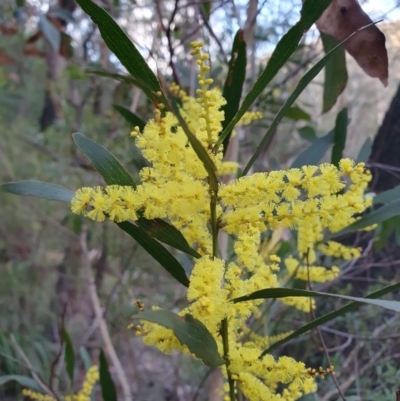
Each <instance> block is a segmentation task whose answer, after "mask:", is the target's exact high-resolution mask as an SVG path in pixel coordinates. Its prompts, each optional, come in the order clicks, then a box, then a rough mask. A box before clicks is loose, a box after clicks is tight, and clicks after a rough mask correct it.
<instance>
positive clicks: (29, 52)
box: [24, 44, 46, 57]
mask: <svg viewBox="0 0 400 401" xmlns="http://www.w3.org/2000/svg"><path fill="white" fill-rule="evenodd" d="M24 54H25V56H28V57H46V53H45V52H44V51H42V50H39V49H38V48H37V47H36V46H35V45H34V44H28V45H26V46H25V48H24Z"/></svg>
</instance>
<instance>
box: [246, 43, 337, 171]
mask: <svg viewBox="0 0 400 401" xmlns="http://www.w3.org/2000/svg"><path fill="white" fill-rule="evenodd" d="M339 47H340V45H338V46H336V47H335V48H333V49H332V50H331V51H330V52H329V53H327V54H326V55H325V56H324V57H323V58H322V59H321V60H319V61H318V63H317V64H315V65H314V66H313V67H312V68H311V69H310V70H309V71H308V72H307V73H306V74H305V75H304V76H303V77H302V78H301V79H300V81H299V83H298V84H297V86H296V88H295V90H294V91H293V93H292V94H291V95H290V96H289V97H288V98H287V99H286V101H285V103H284V104H283V106H282V107H281V109H280V110H279V111H278V114H277V115H276V116H275V118H274V120H273V121H272V123H271V125H270V127H269V128H268V131H267V133H266V134H265V135H264V137H263V139H262V140H261V142H260V144H259V145H258V147H257V149H256V151H255V152H254V155H253V156H252V157H251V159H250V160H249V162H248V163H247V166H246V167H245V168H244V170H243V172H242V176H243V175H246V174H247V173H248V171H249V170H250V168H251V166H252V165H253V163H254V162H255V161H256V160H257V158H258V156H259V155H260V153H261V152H262V150H263V149H264V147H265V145H266V144H267V142H268V140H269V139H270V137H271V136H272V134H273V133H274V131H275V129H276V127H277V126H278V124H279V122H280V121H281V120H282V118H283V117H284V115H285V113H286V111H287V110H288V109H289V108H290V107H291V106H292V104H293V103H294V102H295V101H296V99H297V98H298V97H299V96H300V94H301V93H302V92H303V90H304V89H305V88H306V87H307V86H308V84H309V83H310V82H311V81H312V80H313V79H314V78H315V77H316V76H317V75H318V74H319V73H320V72H321V70H322V68H324V67H325V65H326V64H327V63H328V61H329V60H330V59H331V58H332V57H333V55H334V53H335V51H336V50H337V49H338V48H339Z"/></svg>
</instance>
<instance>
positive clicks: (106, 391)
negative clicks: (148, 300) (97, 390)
mask: <svg viewBox="0 0 400 401" xmlns="http://www.w3.org/2000/svg"><path fill="white" fill-rule="evenodd" d="M99 370H100V387H101V395H102V396H103V400H107V401H117V400H118V398H117V391H116V388H115V384H114V381H113V379H112V377H111V375H110V370H109V368H108V363H107V359H106V356H105V355H104V352H103V350H100V369H99Z"/></svg>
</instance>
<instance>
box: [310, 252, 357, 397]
mask: <svg viewBox="0 0 400 401" xmlns="http://www.w3.org/2000/svg"><path fill="white" fill-rule="evenodd" d="M309 252H310V249H309V248H308V249H307V254H306V261H307V279H308V288H309V290H310V291H311V290H312V288H311V280H310V263H309V258H308V257H309ZM310 302H311V299H310ZM310 312H311V316H312V318H313V320H315V319H316V316H315V313H314V310H313V309H312V307H311V308H310ZM317 332H318V337H319V339H320V341H321V345H322V348H323V350H324V354H325V358H326V360H327V362H328V365H329V367H330V366H332V362H331V357H330V356H329V351H328V348H327V347H326V344H325V340H324V337H323V335H322V333H321V329H320V328H319V326H317ZM351 340H352V339H350V342H351ZM331 376H332V380H333V382H334V383H335V386H336V389H337V392H338V394H339V396H340V398H341V399H342V400H343V401H346V398H345V397H344V394H343V392H342V390H341V388H340V385H339V382H338V380H337V378H336V376H335V375H334V374H332V375H331Z"/></svg>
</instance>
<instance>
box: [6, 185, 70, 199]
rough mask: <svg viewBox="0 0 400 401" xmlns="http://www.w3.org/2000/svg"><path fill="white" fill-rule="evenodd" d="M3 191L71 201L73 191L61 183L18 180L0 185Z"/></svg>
mask: <svg viewBox="0 0 400 401" xmlns="http://www.w3.org/2000/svg"><path fill="white" fill-rule="evenodd" d="M1 188H2V189H3V191H6V192H9V193H11V194H16V195H31V196H37V197H38V198H43V199H49V200H55V201H60V202H71V199H72V198H73V197H74V193H73V192H72V191H70V190H69V189H67V188H64V187H62V186H61V185H56V184H49V183H47V182H41V181H18V182H9V183H7V184H3V185H1Z"/></svg>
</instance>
